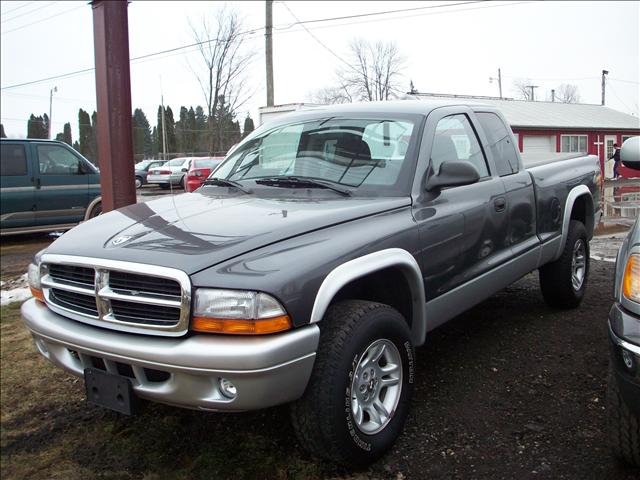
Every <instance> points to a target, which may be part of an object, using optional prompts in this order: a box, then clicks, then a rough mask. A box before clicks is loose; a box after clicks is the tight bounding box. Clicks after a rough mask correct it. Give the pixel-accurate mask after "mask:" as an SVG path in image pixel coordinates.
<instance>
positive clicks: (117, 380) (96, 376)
mask: <svg viewBox="0 0 640 480" xmlns="http://www.w3.org/2000/svg"><path fill="white" fill-rule="evenodd" d="M84 385H85V389H86V392H87V401H88V402H89V403H92V404H94V405H98V406H100V407H105V408H109V409H111V410H115V411H116V412H120V413H124V414H125V415H133V414H134V413H135V407H136V403H137V402H136V396H135V393H134V392H133V385H132V384H131V380H130V379H129V378H127V377H123V376H121V375H114V374H112V373H108V372H105V371H103V370H99V369H97V368H85V370H84Z"/></svg>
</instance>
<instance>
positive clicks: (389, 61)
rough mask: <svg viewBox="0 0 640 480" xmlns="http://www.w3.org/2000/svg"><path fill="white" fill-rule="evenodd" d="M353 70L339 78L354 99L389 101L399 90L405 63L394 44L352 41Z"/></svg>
mask: <svg viewBox="0 0 640 480" xmlns="http://www.w3.org/2000/svg"><path fill="white" fill-rule="evenodd" d="M349 49H350V59H349V60H350V61H349V62H348V63H349V65H350V67H344V68H341V69H340V70H338V72H337V75H338V78H339V79H340V80H341V83H342V86H343V88H344V89H345V90H348V91H349V92H351V96H352V97H354V98H356V99H359V100H365V101H375V100H389V99H390V98H395V97H396V94H395V91H398V90H399V87H400V77H401V71H402V69H403V67H404V65H405V63H406V60H405V58H404V56H403V55H402V54H401V53H400V50H399V49H398V47H397V45H396V44H395V43H393V42H389V43H383V42H376V43H375V44H371V43H369V42H367V41H366V40H362V39H356V40H353V41H352V42H351V44H350V46H349Z"/></svg>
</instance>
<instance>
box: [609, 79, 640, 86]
mask: <svg viewBox="0 0 640 480" xmlns="http://www.w3.org/2000/svg"><path fill="white" fill-rule="evenodd" d="M607 80H609V81H611V80H613V81H614V82H622V83H634V84H636V85H638V84H640V82H636V81H633V80H622V79H620V78H607Z"/></svg>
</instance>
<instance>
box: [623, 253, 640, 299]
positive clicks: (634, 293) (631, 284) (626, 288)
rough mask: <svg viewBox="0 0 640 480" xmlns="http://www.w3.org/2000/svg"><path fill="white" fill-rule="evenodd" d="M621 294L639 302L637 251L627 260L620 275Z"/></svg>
mask: <svg viewBox="0 0 640 480" xmlns="http://www.w3.org/2000/svg"><path fill="white" fill-rule="evenodd" d="M622 294H623V295H624V296H625V297H627V298H628V299H629V300H632V301H634V302H637V303H640V255H639V254H637V253H634V254H633V255H631V256H630V257H629V260H627V266H626V268H625V269H624V277H622Z"/></svg>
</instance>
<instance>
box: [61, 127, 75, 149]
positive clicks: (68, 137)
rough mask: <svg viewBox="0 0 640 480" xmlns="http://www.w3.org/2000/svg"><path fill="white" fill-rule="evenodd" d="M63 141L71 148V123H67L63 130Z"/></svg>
mask: <svg viewBox="0 0 640 480" xmlns="http://www.w3.org/2000/svg"><path fill="white" fill-rule="evenodd" d="M62 141H63V142H64V143H66V144H67V145H69V146H71V145H72V143H73V140H72V139H71V124H70V123H69V122H67V123H65V124H64V127H63V129H62Z"/></svg>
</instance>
